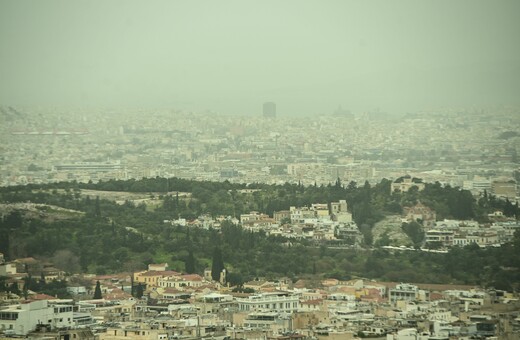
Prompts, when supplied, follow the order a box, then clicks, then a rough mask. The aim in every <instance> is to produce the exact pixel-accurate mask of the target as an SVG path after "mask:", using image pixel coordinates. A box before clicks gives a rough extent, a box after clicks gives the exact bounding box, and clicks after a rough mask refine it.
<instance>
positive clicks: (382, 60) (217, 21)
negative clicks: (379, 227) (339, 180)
mask: <svg viewBox="0 0 520 340" xmlns="http://www.w3.org/2000/svg"><path fill="white" fill-rule="evenodd" d="M519 45H520V1H518V0H509V1H505V0H495V1H491V0H462V1H458V0H436V1H421V0H395V1H390V0H378V1H376V0H366V1H349V0H338V1H311V0H285V1H280V0H262V1H248V0H234V1H228V0H221V1H209V0H208V1H200V0H186V1H176V0H168V1H155V0H151V1H144V0H143V1H136V0H118V1H113V0H112V1H105V0H103V1H97V0H86V1H79V0H78V1H71V0H63V1H58V0H45V1H39V0H34V1H25V0H12V1H7V0H0V105H13V106H17V105H20V106H33V105H38V106H50V107H53V106H60V107H62V106H74V107H100V108H101V107H119V108H132V107H139V108H158V107H162V108H164V107H171V108H181V109H194V110H204V109H210V110H214V111H217V112H222V113H231V114H259V113H260V112H261V106H262V103H263V102H264V101H274V102H276V103H277V106H278V113H279V114H280V115H282V114H288V115H289V114H290V115H293V114H323V113H330V112H332V111H333V110H334V108H335V107H337V106H338V105H340V104H341V105H342V106H343V107H344V108H348V109H351V110H353V111H354V112H359V111H366V110H372V109H375V108H380V109H381V110H383V111H388V112H396V113H399V112H408V111H416V110H423V109H429V108H438V107H458V108H460V107H489V106H495V105H502V104H505V105H518V104H520V46H519Z"/></svg>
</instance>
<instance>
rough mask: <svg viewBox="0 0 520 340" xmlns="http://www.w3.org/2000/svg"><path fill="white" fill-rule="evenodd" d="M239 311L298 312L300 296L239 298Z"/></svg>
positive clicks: (284, 294)
mask: <svg viewBox="0 0 520 340" xmlns="http://www.w3.org/2000/svg"><path fill="white" fill-rule="evenodd" d="M236 300H237V303H238V310H239V311H246V312H248V311H271V312H279V313H280V312H285V313H293V312H297V311H298V309H299V308H300V298H299V296H298V295H294V294H289V293H265V294H258V295H251V296H249V297H247V298H237V299H236Z"/></svg>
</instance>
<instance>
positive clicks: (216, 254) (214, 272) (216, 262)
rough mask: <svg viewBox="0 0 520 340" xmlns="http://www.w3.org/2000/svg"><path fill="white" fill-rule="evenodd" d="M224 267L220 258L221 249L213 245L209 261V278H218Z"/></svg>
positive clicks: (216, 279) (215, 279)
mask: <svg viewBox="0 0 520 340" xmlns="http://www.w3.org/2000/svg"><path fill="white" fill-rule="evenodd" d="M223 269H224V260H223V259H222V251H221V250H220V248H219V247H215V250H214V251H213V261H212V263H211V278H212V279H213V280H214V281H219V280H220V273H221V272H222V270H223Z"/></svg>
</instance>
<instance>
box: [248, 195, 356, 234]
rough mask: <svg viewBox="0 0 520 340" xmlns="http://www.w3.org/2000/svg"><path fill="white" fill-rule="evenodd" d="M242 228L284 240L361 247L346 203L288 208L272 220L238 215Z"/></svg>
mask: <svg viewBox="0 0 520 340" xmlns="http://www.w3.org/2000/svg"><path fill="white" fill-rule="evenodd" d="M240 224H241V225H242V228H244V229H247V230H251V231H263V232H265V233H266V234H268V235H279V236H283V237H286V238H288V239H306V240H311V241H316V242H322V241H333V240H345V241H347V240H348V242H349V244H361V243H362V241H363V235H362V234H361V233H360V232H359V229H358V227H357V225H356V223H355V222H354V221H353V220H352V214H351V213H350V212H348V209H347V202H346V201H345V200H340V201H339V202H331V203H330V204H327V203H315V204H312V205H311V206H310V207H295V206H292V207H290V209H289V210H281V211H275V212H274V214H273V217H272V218H271V217H270V216H268V215H266V214H262V213H258V212H256V211H252V212H250V213H249V214H242V215H240Z"/></svg>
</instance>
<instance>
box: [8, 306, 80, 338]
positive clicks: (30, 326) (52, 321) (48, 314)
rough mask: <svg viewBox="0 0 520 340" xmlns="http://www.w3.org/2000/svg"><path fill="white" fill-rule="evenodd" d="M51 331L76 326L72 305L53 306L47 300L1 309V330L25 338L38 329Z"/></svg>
mask: <svg viewBox="0 0 520 340" xmlns="http://www.w3.org/2000/svg"><path fill="white" fill-rule="evenodd" d="M41 326H45V327H48V328H50V329H56V328H61V327H65V328H66V327H72V326H74V320H73V311H72V305H51V304H49V302H48V301H47V300H41V301H32V302H28V303H24V304H19V305H9V306H6V307H1V308H0V330H3V331H4V332H5V331H8V332H9V333H11V334H13V335H19V336H25V335H27V334H29V333H30V332H32V331H35V330H36V329H37V328H38V327H41Z"/></svg>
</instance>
